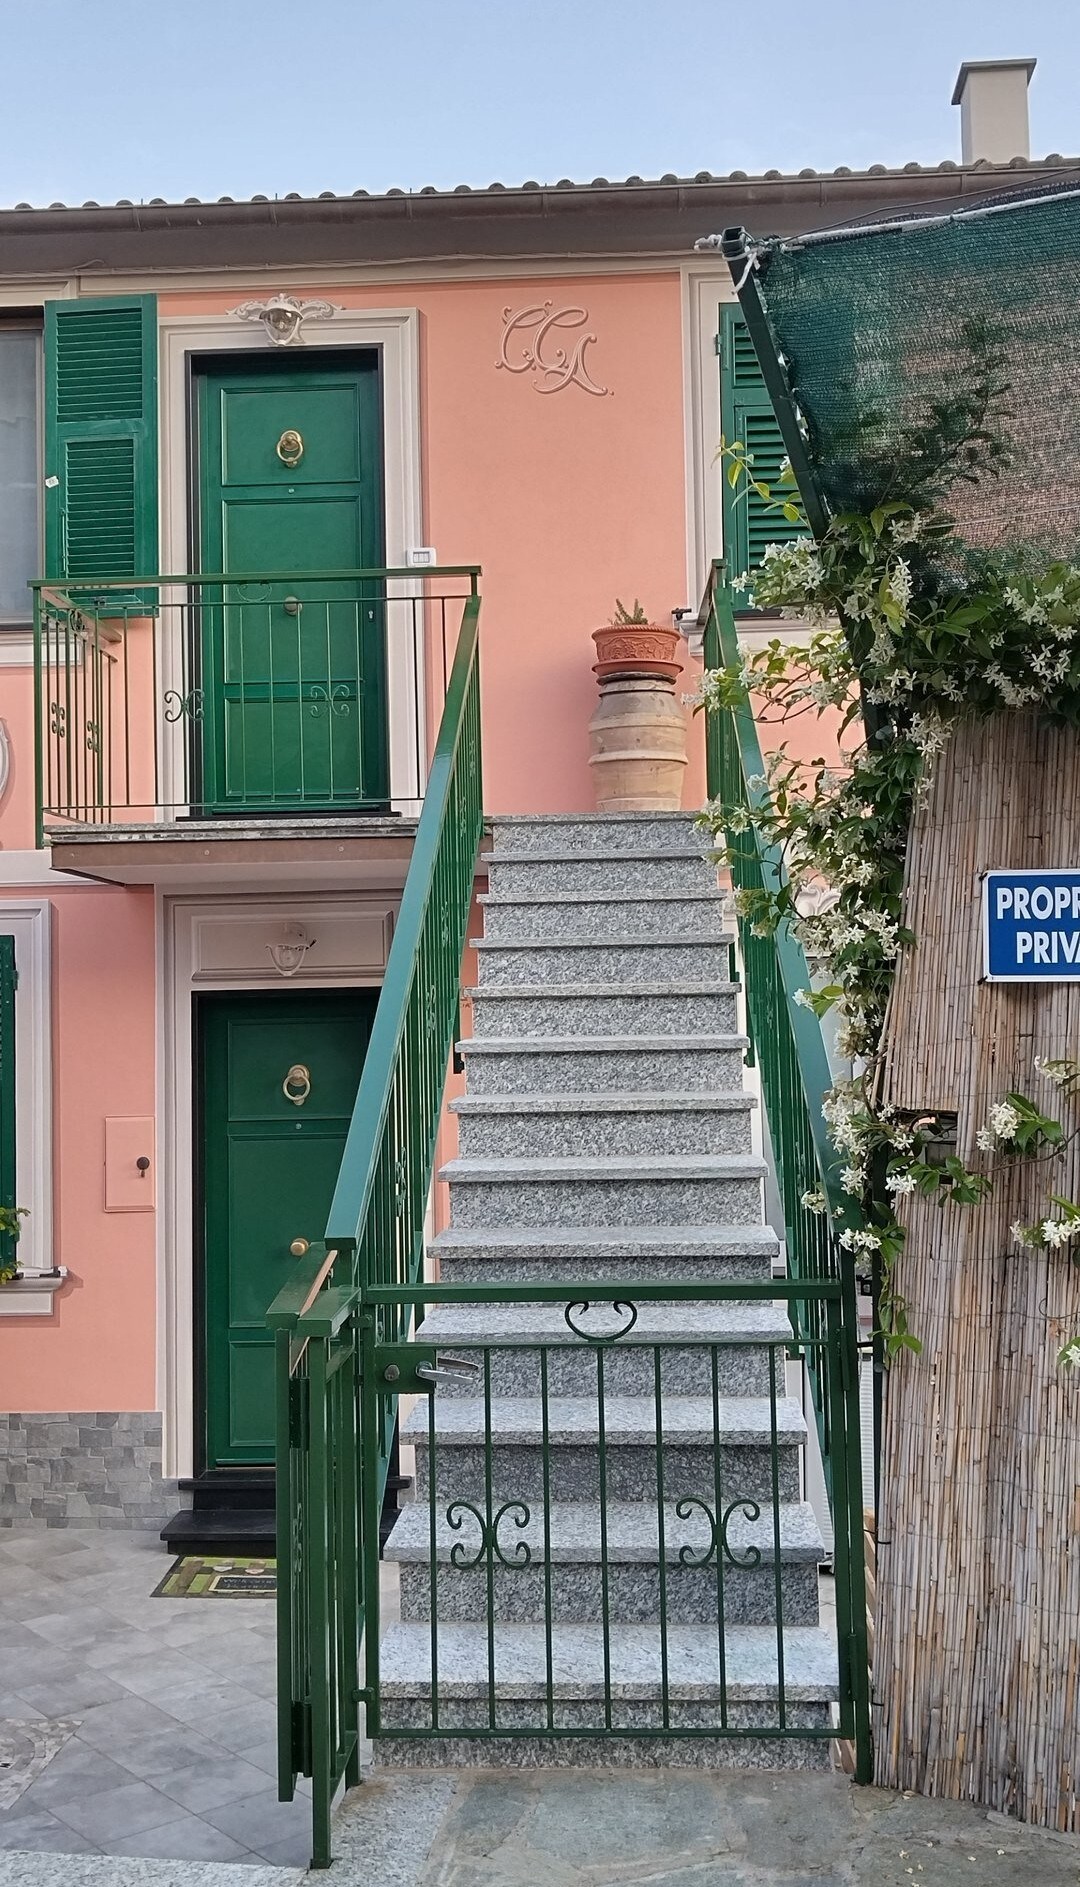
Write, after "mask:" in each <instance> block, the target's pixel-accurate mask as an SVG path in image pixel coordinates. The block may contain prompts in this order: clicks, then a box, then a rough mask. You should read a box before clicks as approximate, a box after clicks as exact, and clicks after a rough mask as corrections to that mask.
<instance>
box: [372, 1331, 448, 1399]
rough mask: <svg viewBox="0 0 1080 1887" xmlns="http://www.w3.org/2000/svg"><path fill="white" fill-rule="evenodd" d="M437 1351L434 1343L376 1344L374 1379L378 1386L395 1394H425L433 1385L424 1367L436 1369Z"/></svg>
mask: <svg viewBox="0 0 1080 1887" xmlns="http://www.w3.org/2000/svg"><path fill="white" fill-rule="evenodd" d="M437 1355H438V1353H437V1351H436V1349H435V1345H434V1344H433V1343H377V1344H376V1345H375V1382H376V1385H377V1387H378V1388H379V1389H381V1390H383V1391H384V1392H385V1391H389V1393H390V1394H391V1395H394V1396H425V1395H427V1393H428V1391H429V1389H430V1388H431V1384H430V1383H429V1382H427V1381H425V1380H424V1379H423V1378H422V1377H421V1375H420V1371H421V1369H434V1368H435V1365H436V1361H437Z"/></svg>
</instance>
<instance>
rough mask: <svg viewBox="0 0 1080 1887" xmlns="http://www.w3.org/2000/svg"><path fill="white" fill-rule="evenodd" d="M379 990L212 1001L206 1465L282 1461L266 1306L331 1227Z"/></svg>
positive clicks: (205, 1102)
mask: <svg viewBox="0 0 1080 1887" xmlns="http://www.w3.org/2000/svg"><path fill="white" fill-rule="evenodd" d="M377 999H378V991H377V990H369V989H345V990H310V991H309V990H304V991H292V990H281V991H280V992H278V991H274V992H272V993H270V994H268V995H261V994H260V995H232V994H230V995H222V996H219V995H212V996H211V995H207V996H203V997H201V998H200V999H199V1003H198V1009H197V1027H196V1043H197V1053H198V1081H197V1094H198V1112H197V1123H196V1126H197V1131H196V1145H197V1146H199V1147H200V1148H201V1153H202V1158H201V1174H200V1181H199V1195H200V1196H199V1199H198V1202H197V1204H198V1207H199V1208H200V1209H199V1210H197V1212H196V1222H197V1227H198V1230H199V1233H200V1237H199V1240H198V1242H199V1244H200V1246H201V1258H202V1262H201V1265H200V1267H199V1275H200V1277H201V1283H202V1290H201V1293H200V1295H201V1305H200V1313H199V1318H198V1324H197V1330H196V1335H197V1339H198V1342H197V1348H198V1349H199V1351H200V1353H201V1369H200V1374H201V1378H202V1392H203V1393H202V1395H201V1397H200V1398H199V1399H198V1400H199V1404H200V1410H201V1416H200V1428H201V1435H200V1438H199V1439H200V1442H201V1447H200V1450H199V1452H200V1454H201V1456H202V1460H201V1466H202V1467H204V1468H207V1469H213V1468H227V1467H240V1466H253V1465H259V1464H262V1463H266V1462H270V1461H272V1460H273V1458H274V1350H273V1336H272V1334H271V1333H270V1332H269V1331H268V1330H267V1329H266V1325H265V1321H264V1319H265V1314H266V1308H267V1305H268V1304H269V1303H270V1302H271V1300H272V1299H273V1298H274V1297H275V1296H276V1295H277V1293H278V1291H280V1290H281V1288H282V1286H283V1285H284V1284H286V1283H287V1281H288V1278H289V1274H290V1271H291V1270H292V1268H293V1266H294V1265H295V1264H296V1258H297V1255H302V1254H299V1253H294V1251H293V1249H292V1248H293V1246H294V1245H296V1246H297V1247H299V1246H300V1244H301V1243H302V1242H303V1241H307V1242H309V1243H310V1242H312V1241H314V1240H316V1239H319V1238H321V1237H322V1235H323V1232H324V1230H325V1228H326V1215H327V1212H328V1210H329V1207H330V1200H331V1197H332V1195H333V1191H334V1182H335V1180H336V1179H337V1172H338V1167H339V1165H340V1164H341V1154H342V1149H343V1147H344V1145H345V1136H346V1133H347V1132H348V1127H349V1120H350V1117H351V1114H352V1107H353V1101H354V1100H355V1098H356V1089H357V1085H358V1083H359V1080H360V1070H361V1068H362V1067H363V1062H364V1055H365V1052H366V1050H367V1043H368V1037H369V1035H370V1033H371V1024H372V1021H373V1019H374V1015H375V1004H376V1001H377Z"/></svg>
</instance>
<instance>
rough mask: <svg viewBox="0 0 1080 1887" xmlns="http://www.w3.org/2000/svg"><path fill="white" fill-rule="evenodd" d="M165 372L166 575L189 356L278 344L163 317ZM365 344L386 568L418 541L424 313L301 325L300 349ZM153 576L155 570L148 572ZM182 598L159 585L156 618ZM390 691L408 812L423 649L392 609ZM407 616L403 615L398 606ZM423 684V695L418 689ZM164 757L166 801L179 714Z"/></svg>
mask: <svg viewBox="0 0 1080 1887" xmlns="http://www.w3.org/2000/svg"><path fill="white" fill-rule="evenodd" d="M158 344H159V349H160V371H161V401H160V404H161V414H160V418H161V478H160V504H161V547H162V558H163V562H164V566H165V567H164V570H163V572H162V574H163V575H165V576H176V575H179V574H181V573H182V572H184V571H186V570H187V567H188V557H189V546H190V535H189V524H190V520H189V509H190V503H189V494H190V489H191V486H190V475H191V462H190V461H191V436H190V435H191V425H190V391H191V389H190V380H191V366H192V359H193V357H194V356H196V355H199V354H211V353H213V354H239V353H244V354H247V353H251V352H252V351H255V352H260V351H261V352H263V353H266V354H269V355H275V356H276V355H277V354H278V353H279V351H280V350H279V349H277V348H276V347H274V346H273V345H272V343H271V342H269V341H268V340H267V337H266V334H265V332H264V331H263V328H262V326H261V325H260V324H259V323H257V322H256V323H246V322H243V321H239V320H237V318H236V317H235V316H232V317H230V316H228V315H220V314H212V315H162V316H161V317H160V319H159V322H158ZM326 347H332V348H358V347H368V348H375V349H377V350H378V352H379V355H380V361H381V376H382V412H383V421H382V423H383V439H382V456H383V514H384V531H385V557H386V563H387V565H388V566H389V567H391V568H393V567H398V568H400V567H402V566H403V565H404V564H405V561H406V553H407V552H408V551H409V550H411V549H414V548H415V547H416V546H418V545H420V544H422V543H423V541H424V534H423V481H422V470H421V438H420V314H419V310H418V309H416V308H383V309H370V310H369V309H362V308H342V309H339V310H338V311H337V312H336V314H335V315H334V317H333V319H332V320H329V321H326V322H324V323H320V324H319V325H318V326H312V327H310V328H308V329H305V332H304V348H305V351H311V350H315V349H318V348H326ZM147 574H148V575H153V574H154V573H153V572H147ZM388 594H389V595H390V596H396V597H408V596H420V595H422V594H423V589H422V585H421V583H420V581H419V579H411V578H410V579H402V580H401V581H400V582H397V583H394V584H391V585H389V586H388ZM181 600H182V593H181V592H180V591H179V590H178V589H173V590H171V591H165V592H163V595H162V604H163V609H164V611H165V614H164V616H163V617H162V620H164V621H167V620H169V617H170V615H171V614H172V608H173V607H174V606H175V605H176V604H178V603H179V602H180V601H181ZM387 614H388V623H387V651H386V688H387V718H388V723H389V725H388V730H387V731H388V758H389V771H390V797H391V803H392V804H393V805H394V807H395V808H396V809H398V810H400V811H402V812H405V811H411V810H413V809H414V808H415V806H416V804H417V802H418V801H419V800H420V799H421V797H422V795H423V790H424V780H425V775H426V754H424V753H421V754H420V756H419V760H418V756H417V753H416V739H415V732H414V728H415V720H414V715H415V707H414V704H415V703H416V702H417V701H420V702H421V703H423V702H424V701H425V699H426V692H425V677H424V670H423V649H422V647H421V648H417V647H416V646H415V644H416V641H417V640H418V639H417V638H414V637H412V636H411V635H406V634H404V633H402V634H399V635H395V633H394V615H395V612H394V611H393V610H390V611H388V613H387ZM402 614H404V612H402ZM170 640H171V639H170V638H166V639H165V641H164V646H163V648H162V650H161V662H160V671H159V672H160V674H161V676H162V684H161V685H162V692H164V691H166V690H168V689H173V688H179V687H180V685H181V680H182V674H181V663H180V652H179V651H178V650H177V649H175V648H170ZM417 691H419V692H417ZM159 738H160V741H161V746H160V749H159V751H160V752H161V754H162V764H163V769H164V773H165V779H166V782H167V783H168V790H167V791H166V793H165V794H164V796H163V797H164V798H165V800H166V801H172V802H173V803H179V801H180V799H182V796H183V795H182V785H181V782H182V779H183V766H182V762H183V754H182V745H181V743H182V740H183V721H182V720H181V721H180V722H177V723H174V724H173V725H172V726H168V725H166V724H165V723H164V722H162V725H161V727H160V729H159Z"/></svg>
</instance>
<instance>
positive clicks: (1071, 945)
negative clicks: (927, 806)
mask: <svg viewBox="0 0 1080 1887" xmlns="http://www.w3.org/2000/svg"><path fill="white" fill-rule="evenodd" d="M983 975H984V976H985V977H986V978H987V979H988V980H989V981H991V982H1010V983H1036V982H1046V983H1054V982H1058V983H1061V982H1070V981H1072V980H1073V979H1074V978H1076V979H1080V868H1078V869H1077V870H1075V871H988V872H987V873H986V874H985V877H984V879H983Z"/></svg>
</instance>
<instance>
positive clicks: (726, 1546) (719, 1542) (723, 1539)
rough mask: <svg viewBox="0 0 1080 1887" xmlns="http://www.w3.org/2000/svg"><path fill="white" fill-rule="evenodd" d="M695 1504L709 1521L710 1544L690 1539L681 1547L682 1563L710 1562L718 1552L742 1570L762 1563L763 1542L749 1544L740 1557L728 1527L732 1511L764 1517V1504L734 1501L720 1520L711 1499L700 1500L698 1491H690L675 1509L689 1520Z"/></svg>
mask: <svg viewBox="0 0 1080 1887" xmlns="http://www.w3.org/2000/svg"><path fill="white" fill-rule="evenodd" d="M695 1508H696V1509H697V1510H698V1512H699V1513H702V1514H704V1516H705V1519H706V1520H707V1521H708V1524H709V1540H708V1544H707V1545H706V1546H703V1547H695V1546H691V1545H690V1544H689V1543H688V1544H687V1545H686V1546H681V1547H680V1548H679V1565H680V1566H688V1567H699V1566H708V1565H709V1564H710V1563H711V1562H712V1561H713V1560H714V1559H716V1557H717V1555H718V1554H720V1555H722V1556H723V1558H724V1559H726V1560H727V1562H728V1565H729V1566H737V1567H738V1568H739V1569H740V1571H743V1572H746V1571H749V1569H750V1568H751V1567H752V1566H760V1565H761V1548H760V1546H748V1547H747V1548H746V1550H745V1553H744V1555H743V1557H742V1558H741V1559H740V1557H739V1556H738V1554H737V1553H736V1552H734V1550H733V1549H732V1546H731V1542H730V1540H729V1539H728V1527H729V1526H730V1524H731V1516H732V1514H735V1513H741V1514H743V1515H745V1517H746V1519H747V1520H760V1518H761V1508H760V1507H759V1506H758V1503H757V1501H756V1500H733V1501H731V1502H730V1503H729V1505H728V1506H727V1507H725V1509H724V1511H723V1513H722V1514H721V1516H720V1519H719V1521H718V1520H717V1518H716V1515H715V1513H714V1512H713V1510H712V1508H711V1507H710V1506H709V1505H708V1503H707V1501H703V1500H699V1499H698V1498H697V1496H696V1495H694V1494H690V1495H688V1496H687V1498H686V1499H685V1500H681V1501H679V1503H678V1505H677V1506H676V1508H675V1512H676V1514H677V1515H678V1517H679V1519H680V1520H689V1518H690V1515H691V1514H692V1513H693V1512H694V1510H695Z"/></svg>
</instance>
